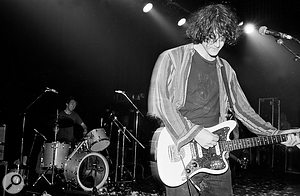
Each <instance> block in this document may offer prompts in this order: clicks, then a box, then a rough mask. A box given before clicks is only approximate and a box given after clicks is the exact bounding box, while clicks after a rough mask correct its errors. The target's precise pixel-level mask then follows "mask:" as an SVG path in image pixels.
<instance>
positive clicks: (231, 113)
mask: <svg viewBox="0 0 300 196" xmlns="http://www.w3.org/2000/svg"><path fill="white" fill-rule="evenodd" d="M219 62H220V64H221V74H222V79H223V82H224V86H225V91H226V94H227V97H228V102H229V114H228V117H227V118H228V120H235V121H236V122H237V123H236V124H237V126H236V128H235V129H234V132H237V131H238V121H237V119H236V117H235V112H234V108H233V103H232V99H231V96H230V91H229V85H228V80H227V75H226V70H225V66H224V64H223V62H222V60H221V59H219ZM235 139H237V138H235Z"/></svg>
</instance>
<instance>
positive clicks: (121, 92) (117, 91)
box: [115, 90, 125, 94]
mask: <svg viewBox="0 0 300 196" xmlns="http://www.w3.org/2000/svg"><path fill="white" fill-rule="evenodd" d="M115 92H116V93H120V94H124V93H125V91H121V90H115Z"/></svg>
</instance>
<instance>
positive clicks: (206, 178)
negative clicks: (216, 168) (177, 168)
mask: <svg viewBox="0 0 300 196" xmlns="http://www.w3.org/2000/svg"><path fill="white" fill-rule="evenodd" d="M191 180H192V181H193V184H196V185H197V186H198V187H199V188H200V189H201V191H200V192H199V191H198V190H197V189H196V188H195V186H194V185H192V184H191V182H189V183H188V185H187V183H184V184H182V185H181V186H179V187H166V195H167V196H199V195H201V196H220V195H222V196H232V195H233V191H232V183H231V171H230V169H228V170H227V171H226V172H225V173H224V174H219V175H213V174H202V173H199V174H196V175H195V176H193V177H192V179H191ZM189 192H190V193H189Z"/></svg>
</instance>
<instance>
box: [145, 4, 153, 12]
mask: <svg viewBox="0 0 300 196" xmlns="http://www.w3.org/2000/svg"><path fill="white" fill-rule="evenodd" d="M152 8H153V4H152V3H147V4H146V5H145V6H144V8H143V12H145V13H147V12H150V10H151V9H152Z"/></svg>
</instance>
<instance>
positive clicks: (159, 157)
mask: <svg viewBox="0 0 300 196" xmlns="http://www.w3.org/2000/svg"><path fill="white" fill-rule="evenodd" d="M235 126H236V122H235V121H233V120H230V121H226V122H223V123H220V124H218V125H216V126H213V127H210V128H206V129H207V130H209V131H211V132H215V131H217V130H219V129H224V127H226V128H227V131H228V134H227V135H226V137H227V138H226V139H227V140H230V139H229V133H230V132H231V131H232V130H233V129H234V128H235ZM155 134H159V136H158V139H157V143H156V148H157V149H156V161H157V169H158V174H159V177H160V179H161V180H162V182H163V183H164V184H165V185H167V186H170V187H176V186H179V185H181V184H183V183H185V182H186V181H187V179H188V178H190V177H192V176H194V175H195V174H197V173H199V172H204V173H210V174H221V173H224V172H225V171H227V169H228V167H229V165H228V163H227V161H223V163H224V164H225V165H223V166H222V167H220V168H219V169H218V165H217V164H219V163H217V162H216V161H215V162H214V161H210V165H209V166H208V167H203V168H201V167H199V165H198V166H196V165H195V164H197V163H196V162H195V163H193V162H192V160H193V159H201V158H203V154H202V152H203V149H202V147H201V146H200V145H199V144H198V143H196V142H193V143H188V144H186V145H185V146H183V147H182V148H181V149H180V152H178V150H177V148H176V147H175V144H174V142H173V140H172V138H171V136H170V135H169V133H168V131H167V129H166V128H165V127H164V128H159V129H158V130H157V131H156V133H155ZM224 139H225V138H224ZM210 149H212V148H210ZM214 152H215V153H216V154H217V155H218V156H220V157H222V159H223V160H225V153H226V152H225V151H223V152H220V150H219V145H218V144H217V145H216V146H215V147H214ZM214 164H216V166H214ZM189 165H190V166H189ZM193 165H194V166H195V169H193ZM211 168H214V169H211ZM187 170H189V172H188V173H187Z"/></svg>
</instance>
